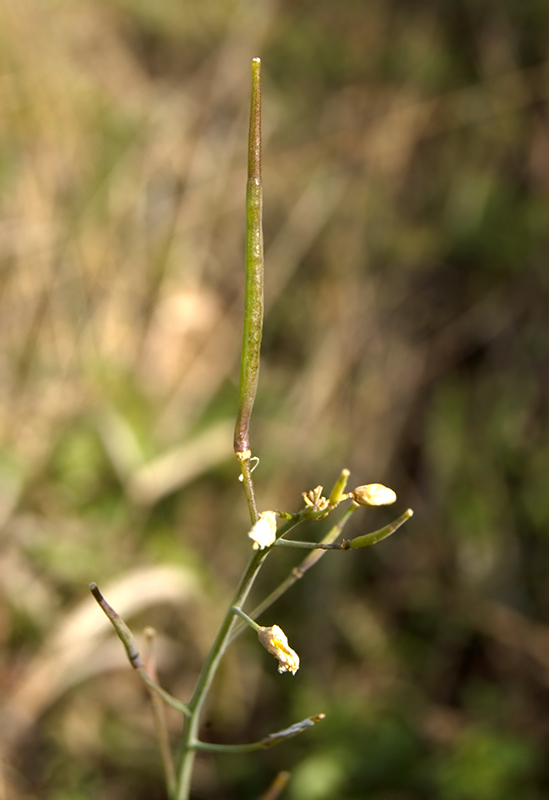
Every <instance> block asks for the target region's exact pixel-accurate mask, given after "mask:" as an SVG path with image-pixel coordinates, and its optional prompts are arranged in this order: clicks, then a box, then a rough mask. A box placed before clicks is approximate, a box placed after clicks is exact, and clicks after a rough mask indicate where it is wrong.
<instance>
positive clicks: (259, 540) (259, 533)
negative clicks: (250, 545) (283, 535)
mask: <svg viewBox="0 0 549 800" xmlns="http://www.w3.org/2000/svg"><path fill="white" fill-rule="evenodd" d="M276 516H277V515H276V511H262V512H261V514H260V515H259V519H258V520H257V522H256V523H255V524H254V526H253V527H252V529H251V531H250V532H249V533H248V536H249V537H250V539H253V542H254V550H264V549H265V547H270V546H271V545H272V544H274V542H275V541H276Z"/></svg>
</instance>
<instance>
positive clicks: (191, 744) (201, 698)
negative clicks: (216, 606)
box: [176, 550, 269, 800]
mask: <svg viewBox="0 0 549 800" xmlns="http://www.w3.org/2000/svg"><path fill="white" fill-rule="evenodd" d="M268 553H269V551H268V550H266V551H262V550H258V551H257V552H255V553H254V554H253V555H252V557H251V558H250V561H249V562H248V565H247V567H246V570H245V571H244V574H243V576H242V578H241V579H240V583H239V584H238V587H237V589H236V592H235V594H234V597H233V599H232V601H231V603H230V605H229V608H228V610H227V613H226V614H225V617H224V619H223V622H222V623H221V626H220V628H219V632H218V634H217V637H216V640H215V642H214V644H213V646H212V649H211V650H210V654H209V656H208V658H207V660H206V662H205V664H204V666H203V668H202V672H201V673H200V677H199V679H198V683H197V684H196V689H195V691H194V695H193V697H192V700H191V702H190V703H189V707H190V709H191V712H192V713H191V717H190V718H189V720H188V721H187V722H186V725H185V731H184V734H183V740H182V745H181V759H180V764H179V775H178V781H177V793H176V800H188V798H189V796H190V790H191V778H192V772H193V767H194V760H195V756H196V744H197V741H198V732H199V727H200V715H201V712H202V708H203V706H204V703H205V701H206V697H207V694H208V691H209V689H210V686H211V683H212V681H213V678H214V675H215V673H216V671H217V667H218V666H219V662H220V661H221V658H222V656H223V654H224V653H225V650H226V649H227V647H228V645H229V644H230V641H231V636H232V632H233V627H234V624H235V622H236V621H237V618H236V614H235V612H234V610H233V606H237V607H238V608H240V607H241V606H242V605H243V604H244V602H245V601H246V598H247V597H248V594H249V592H250V589H251V588H252V586H253V583H254V581H255V579H256V576H257V574H258V572H259V570H260V569H261V565H262V564H263V561H264V560H265V558H266V557H267V555H268Z"/></svg>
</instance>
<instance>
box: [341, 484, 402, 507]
mask: <svg viewBox="0 0 549 800" xmlns="http://www.w3.org/2000/svg"><path fill="white" fill-rule="evenodd" d="M349 497H351V498H352V499H353V500H354V501H355V503H358V505H359V506H390V505H391V503H394V502H395V500H396V499H397V496H396V494H395V493H394V492H393V490H392V489H389V488H388V487H387V486H383V485H382V484H381V483H368V484H366V485H365V486H357V487H356V489H355V490H354V491H352V492H349Z"/></svg>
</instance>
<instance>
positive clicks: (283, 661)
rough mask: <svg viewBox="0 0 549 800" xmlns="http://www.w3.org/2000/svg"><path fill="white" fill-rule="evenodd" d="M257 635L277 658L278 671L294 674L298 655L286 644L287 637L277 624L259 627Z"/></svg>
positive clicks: (297, 663) (297, 667) (297, 664)
mask: <svg viewBox="0 0 549 800" xmlns="http://www.w3.org/2000/svg"><path fill="white" fill-rule="evenodd" d="M257 636H258V639H259V641H260V642H261V644H262V645H263V647H264V648H265V649H266V650H268V651H269V653H271V655H273V656H274V657H275V658H276V659H277V660H278V671H279V672H291V673H292V675H295V674H296V672H297V671H298V669H299V656H298V654H297V653H296V652H295V651H294V650H292V648H291V647H290V645H289V644H288V638H287V636H286V634H285V633H284V631H283V630H282V629H281V628H279V627H278V625H272V626H271V627H270V628H260V629H259V630H258V632H257Z"/></svg>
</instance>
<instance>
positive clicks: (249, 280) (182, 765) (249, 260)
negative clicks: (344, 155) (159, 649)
mask: <svg viewBox="0 0 549 800" xmlns="http://www.w3.org/2000/svg"><path fill="white" fill-rule="evenodd" d="M262 213H263V189H262V181H261V62H260V60H259V59H258V58H254V60H253V62H252V102H251V111H250V133H249V140H248V181H247V184H246V295H245V302H244V332H243V337H242V359H241V366H240V389H239V394H238V412H237V417H236V424H235V431H234V451H235V455H236V456H237V458H238V460H239V462H240V468H241V472H242V479H243V482H244V489H245V492H246V499H247V502H248V509H249V511H250V517H251V520H252V523H255V522H256V521H257V519H258V516H259V515H258V511H257V506H256V502H255V495H254V486H253V481H252V477H251V469H250V459H251V457H252V453H251V450H250V417H251V414H252V408H253V404H254V400H255V395H256V392H257V384H258V379H259V357H260V350H261V336H262V330H263V225H262ZM268 553H269V551H268V550H265V551H262V550H258V551H257V552H254V553H253V555H252V556H251V558H250V560H249V562H248V565H247V567H246V569H245V571H244V574H243V576H242V578H241V580H240V583H239V584H238V587H237V589H236V592H235V594H234V597H233V599H232V601H231V603H230V605H229V608H228V610H227V612H226V614H225V617H224V619H223V622H222V623H221V626H220V628H219V631H218V634H217V637H216V639H215V642H214V643H213V646H212V649H211V650H210V654H209V656H208V658H207V659H206V662H205V664H204V666H203V668H202V672H201V673H200V677H199V678H198V683H197V684H196V689H195V691H194V694H193V697H192V700H191V702H190V703H189V708H190V711H191V714H190V717H189V719H188V720H187V721H186V723H185V730H184V732H183V738H182V742H181V753H180V761H179V772H178V779H177V787H176V790H175V800H188V798H189V796H190V791H191V779H192V773H193V768H194V761H195V758H196V749H197V743H198V733H199V728H200V716H201V713H202V709H203V706H204V703H205V701H206V697H207V695H208V691H209V689H210V686H211V683H212V681H213V679H214V676H215V673H216V671H217V668H218V666H219V662H220V661H221V658H222V657H223V654H224V653H225V650H226V649H227V647H228V646H229V644H230V641H231V638H232V634H233V632H234V628H235V625H236V624H237V623H238V619H237V617H236V614H235V611H234V607H237V608H240V607H241V606H242V605H243V603H244V602H245V600H246V598H247V596H248V594H249V592H250V589H251V588H252V585H253V583H254V580H255V578H256V576H257V574H258V572H259V570H260V568H261V565H262V563H263V561H264V559H265V558H266V557H267V555H268Z"/></svg>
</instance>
